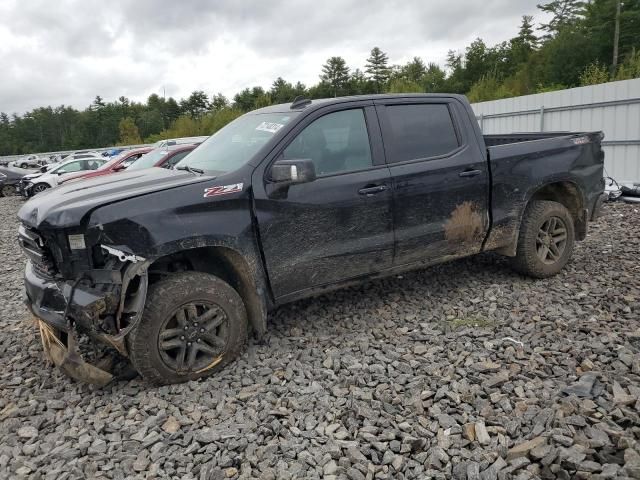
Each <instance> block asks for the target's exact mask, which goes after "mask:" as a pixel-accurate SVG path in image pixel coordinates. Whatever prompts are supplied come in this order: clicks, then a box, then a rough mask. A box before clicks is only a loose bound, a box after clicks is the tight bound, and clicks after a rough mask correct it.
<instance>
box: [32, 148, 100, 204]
mask: <svg viewBox="0 0 640 480" xmlns="http://www.w3.org/2000/svg"><path fill="white" fill-rule="evenodd" d="M106 162H107V160H106V159H105V158H100V157H91V158H85V159H81V160H73V159H72V160H67V161H66V162H63V163H61V164H60V165H57V166H55V167H53V168H51V169H50V170H49V171H47V172H44V173H41V174H40V175H36V176H31V175H29V176H28V177H30V178H28V183H27V184H26V185H22V186H21V193H22V194H23V195H24V196H26V197H30V196H32V195H35V194H37V193H40V192H44V191H45V190H47V189H48V188H53V187H57V186H58V183H59V182H60V180H62V179H63V178H65V177H64V175H67V174H70V173H76V172H81V171H85V170H97V169H98V168H100V167H101V166H102V165H104V164H105V163H106Z"/></svg>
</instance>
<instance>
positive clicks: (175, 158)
mask: <svg viewBox="0 0 640 480" xmlns="http://www.w3.org/2000/svg"><path fill="white" fill-rule="evenodd" d="M198 145H199V144H195V145H194V144H186V145H185V144H182V145H172V146H170V147H158V148H156V149H155V150H152V151H151V152H149V153H147V154H146V155H145V156H144V157H142V158H141V159H140V160H138V161H137V162H136V163H134V164H133V165H131V166H130V167H129V168H128V169H127V170H141V169H143V168H151V167H162V168H173V167H174V166H175V164H176V163H178V162H179V161H180V160H182V159H183V158H184V157H186V156H187V155H188V154H189V153H190V152H191V150H193V149H194V148H196V147H197V146H198Z"/></svg>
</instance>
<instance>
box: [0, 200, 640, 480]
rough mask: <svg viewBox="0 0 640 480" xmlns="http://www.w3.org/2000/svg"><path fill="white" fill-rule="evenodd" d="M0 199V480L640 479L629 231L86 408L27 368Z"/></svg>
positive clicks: (368, 311) (315, 304)
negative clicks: (551, 273) (530, 272)
mask: <svg viewBox="0 0 640 480" xmlns="http://www.w3.org/2000/svg"><path fill="white" fill-rule="evenodd" d="M21 203H22V201H21V200H20V199H18V198H0V286H1V287H2V288H1V292H0V305H1V311H0V333H1V336H0V477H2V478H7V477H20V476H22V477H29V478H49V479H55V480H62V479H65V478H116V479H121V478H131V477H139V478H158V477H160V478H163V477H175V478H185V479H189V478H196V479H217V478H264V479H276V478H277V479H286V478H322V477H323V478H349V479H352V480H358V479H365V478H366V479H372V478H381V479H382V478H400V479H401V478H457V479H465V478H466V479H469V480H472V479H478V478H480V479H495V478H501V479H502V478H518V479H527V478H593V479H597V478H622V477H625V476H628V477H632V478H640V453H639V452H640V444H639V443H638V440H637V439H638V438H639V437H640V417H639V416H638V412H639V411H640V318H639V312H640V212H639V208H638V207H634V206H630V205H619V204H615V205H607V206H606V208H605V212H604V214H605V216H604V217H603V218H601V219H600V220H599V221H598V222H597V223H596V224H595V225H593V226H592V229H591V231H590V235H589V237H588V238H587V240H586V241H584V242H581V243H579V244H578V246H577V248H576V252H575V254H574V259H573V262H572V263H571V264H570V265H569V266H568V268H567V269H566V270H565V271H564V272H562V273H561V274H560V275H558V276H557V277H555V278H552V279H549V280H539V281H536V280H531V279H528V278H523V277H521V276H519V275H517V274H515V273H513V272H512V271H511V270H509V268H508V267H507V265H506V262H505V260H503V259H502V258H500V257H497V256H495V255H481V256H478V257H475V258H472V259H467V260H462V261H458V262H454V263H451V264H446V265H441V266H438V267H436V268H431V269H429V270H424V271H419V272H414V273H410V274H406V275H403V276H398V277H394V278H391V279H386V280H382V281H376V282H371V283H369V284H367V285H365V286H362V287H358V288H351V289H348V290H344V291H341V292H337V293H334V294H331V295H325V296H322V297H320V298H317V299H312V300H306V301H302V302H297V303H295V304H292V305H289V306H286V307H283V308H280V309H279V310H278V311H277V312H274V313H273V314H272V315H271V317H270V322H269V326H270V330H269V333H268V335H267V338H266V342H265V344H264V345H257V344H251V345H250V346H249V348H248V350H247V352H246V353H245V354H244V355H243V356H242V358H241V359H240V360H239V361H238V362H236V363H235V364H234V365H231V366H229V367H228V368H226V369H225V370H224V371H223V372H222V373H221V374H220V375H218V376H217V377H215V378H211V379H207V380H205V381H201V382H192V383H189V384H183V385H177V386H171V387H161V388H152V387H150V386H149V385H147V384H145V383H144V382H143V381H141V380H140V379H139V378H138V379H134V380H131V381H128V382H126V381H120V382H118V383H116V384H113V385H110V386H109V387H107V388H105V389H102V390H100V389H95V388H92V387H90V386H87V385H82V384H78V383H74V382H73V381H71V380H69V379H67V378H66V377H64V376H63V375H62V374H60V372H58V371H57V370H56V369H54V368H52V367H50V366H49V365H47V363H46V362H45V360H44V357H43V352H42V347H41V345H40V343H39V338H38V336H37V332H36V329H35V327H34V325H33V323H32V321H31V320H30V319H29V317H28V315H27V313H26V310H25V308H24V307H23V305H22V303H21V300H20V298H21V288H22V280H21V276H22V269H23V265H24V259H23V257H22V256H21V254H20V252H19V249H18V246H17V244H16V241H15V237H16V228H17V222H16V219H15V212H16V211H17V209H18V208H19V206H20V205H21Z"/></svg>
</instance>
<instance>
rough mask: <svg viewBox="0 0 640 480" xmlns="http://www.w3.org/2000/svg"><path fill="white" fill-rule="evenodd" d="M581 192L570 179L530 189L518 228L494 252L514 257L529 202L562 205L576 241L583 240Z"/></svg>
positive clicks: (583, 219) (585, 224) (584, 206)
mask: <svg viewBox="0 0 640 480" xmlns="http://www.w3.org/2000/svg"><path fill="white" fill-rule="evenodd" d="M582 191H583V190H582V189H581V188H580V185H579V184H578V183H577V182H575V181H574V180H571V179H558V180H550V181H547V182H545V183H542V184H540V185H538V186H536V187H534V188H532V189H531V191H530V192H528V195H527V197H526V199H525V201H524V203H523V206H522V210H521V213H520V220H519V222H518V224H517V225H518V228H516V229H515V232H514V234H513V237H512V238H511V241H510V242H509V244H508V245H506V246H504V247H502V248H499V249H496V250H495V251H496V252H497V253H499V254H501V255H506V256H508V257H514V256H515V255H516V250H517V247H518V238H519V236H520V228H521V225H522V220H523V219H524V214H525V212H526V210H527V207H528V206H529V205H530V204H531V202H533V201H536V200H548V201H552V202H558V203H560V204H561V205H564V206H565V207H566V208H567V210H568V211H569V213H570V214H571V217H572V218H573V222H574V227H575V233H576V240H584V239H585V237H586V235H587V214H586V201H585V199H584V195H583V194H582Z"/></svg>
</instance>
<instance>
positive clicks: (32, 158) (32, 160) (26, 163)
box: [8, 155, 44, 168]
mask: <svg viewBox="0 0 640 480" xmlns="http://www.w3.org/2000/svg"><path fill="white" fill-rule="evenodd" d="M43 161H44V159H43V158H41V157H39V156H38V155H29V156H27V157H23V158H20V159H18V160H14V161H13V162H9V164H8V166H9V167H19V168H38V167H40V166H42V162H43Z"/></svg>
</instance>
